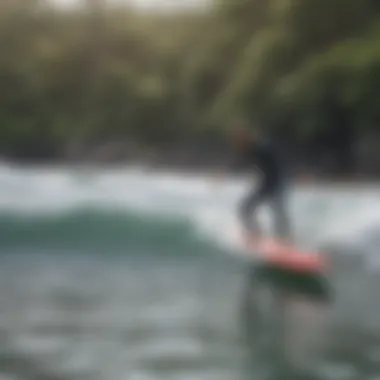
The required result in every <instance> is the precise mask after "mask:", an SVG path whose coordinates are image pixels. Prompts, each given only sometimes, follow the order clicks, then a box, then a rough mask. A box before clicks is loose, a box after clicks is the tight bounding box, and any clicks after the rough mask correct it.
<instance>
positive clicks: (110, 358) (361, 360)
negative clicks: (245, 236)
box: [0, 257, 380, 380]
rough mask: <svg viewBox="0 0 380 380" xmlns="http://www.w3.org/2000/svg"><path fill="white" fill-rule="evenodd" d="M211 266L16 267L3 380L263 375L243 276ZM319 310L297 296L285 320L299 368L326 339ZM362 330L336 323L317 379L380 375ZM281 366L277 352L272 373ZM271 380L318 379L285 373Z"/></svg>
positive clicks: (4, 308) (3, 320)
mask: <svg viewBox="0 0 380 380" xmlns="http://www.w3.org/2000/svg"><path fill="white" fill-rule="evenodd" d="M208 264H210V263H208ZM208 264H207V263H206V264H205V263H204V262H200V261H199V262H196V261H194V262H193V263H190V262H186V263H185V262H183V263H181V262H179V261H176V262H172V261H171V262H170V261H167V262H161V264H157V263H154V264H153V263H150V262H147V261H146V262H145V263H140V264H137V263H136V262H132V261H131V260H117V261H115V260H114V261H112V262H110V261H108V262H107V263H106V262H105V261H99V260H95V259H90V258H87V259H82V260H79V259H77V260H75V259H62V258H60V259H50V260H47V259H44V260H37V259H35V260H32V258H31V257H29V260H27V259H26V258H25V261H23V260H22V261H20V257H19V258H18V259H17V262H16V261H13V262H8V264H7V265H3V267H2V269H1V278H0V286H1V287H0V289H1V293H0V337H1V342H2V344H1V347H0V378H1V379H3V378H4V379H14V378H17V379H39V380H45V379H52V380H53V379H92V380H96V379H115V380H118V379H215V380H217V379H218V380H220V379H222V380H223V379H226V380H227V379H229V380H230V379H248V378H249V379H264V377H262V376H264V375H263V374H264V372H260V366H259V365H258V364H257V363H256V364H254V363H255V362H254V359H253V358H252V356H250V354H251V352H250V350H248V349H247V341H246V339H245V338H246V337H245V335H244V333H245V332H244V331H243V329H242V324H241V318H240V317H241V314H240V312H239V311H240V310H241V308H240V306H241V304H240V301H241V295H242V284H243V276H244V271H241V270H239V267H238V266H236V267H234V266H233V265H226V266H223V265H216V266H213V267H212V266H210V265H208ZM314 306H315V305H314ZM312 308H313V305H311V304H308V303H305V302H304V300H298V301H297V300H295V303H294V305H293V306H292V307H291V308H290V309H289V312H290V313H293V314H292V315H291V316H290V315H288V320H287V322H286V326H287V328H288V329H289V330H288V331H287V333H288V334H290V335H291V336H292V337H293V338H294V339H295V340H294V341H292V339H293V338H292V339H290V340H289V342H291V343H292V342H293V343H296V345H295V346H292V345H290V346H289V347H287V349H289V350H294V352H293V355H294V357H295V358H296V359H297V358H298V360H299V362H298V364H297V365H299V367H300V368H302V367H305V366H306V367H307V365H309V364H310V363H308V362H307V360H309V359H310V358H311V359H312V361H311V364H313V365H315V364H316V363H317V362H316V360H315V359H316V358H315V357H313V356H312V355H311V356H310V353H308V352H307V349H308V347H309V346H310V344H309V342H311V340H312V339H315V338H316V337H317V338H318V337H319V333H318V332H317V333H316V332H315V331H312V330H311V329H310V327H311V326H316V325H315V324H314V322H315V321H316V320H315V317H318V314H317V313H316V310H318V309H315V308H314V309H312ZM330 313H331V314H332V316H331V318H332V319H331V320H333V314H334V313H333V312H332V311H331V310H330ZM342 320H348V319H346V318H343V317H342V316H341V317H340V321H342ZM336 321H339V318H338V319H336ZM330 322H331V321H330ZM359 327H360V326H359V325H356V326H355V325H354V324H352V325H350V326H348V325H347V326H345V325H344V324H342V323H340V324H339V323H337V322H335V324H334V323H332V324H330V330H329V331H328V333H329V335H328V336H329V339H328V344H329V347H328V350H327V351H325V354H326V353H327V356H326V357H325V358H324V360H325V361H323V362H318V365H317V368H314V370H313V376H316V375H317V373H319V376H323V377H317V378H323V379H329V378H331V379H342V380H343V379H350V378H355V376H356V378H360V379H364V378H368V379H369V378H371V377H370V376H374V375H379V374H380V365H379V359H380V356H379V355H380V341H377V339H376V336H375V335H373V334H372V335H371V334H370V333H369V332H368V334H367V335H366V334H365V332H363V328H359ZM319 328H320V327H319ZM319 331H322V330H319ZM300 344H301V345H300ZM318 360H319V359H318ZM261 364H262V363H261ZM277 364H279V363H276V359H275V357H274V356H272V357H270V358H269V362H268V366H267V368H266V369H267V370H268V368H269V369H276V365H277ZM279 368H280V367H279ZM1 376H2V377H1ZM289 376H290V377H289ZM357 376H359V377H357ZM272 378H276V379H287V378H289V379H290V378H292V379H297V378H299V379H304V378H305V379H306V378H310V377H305V376H301V375H300V374H298V375H296V374H294V373H291V374H290V373H285V372H284V371H282V372H281V374H280V375H279V374H277V375H275V374H273V373H272V375H271V379H272ZM313 378H314V377H313Z"/></svg>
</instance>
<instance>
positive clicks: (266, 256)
mask: <svg viewBox="0 0 380 380" xmlns="http://www.w3.org/2000/svg"><path fill="white" fill-rule="evenodd" d="M245 246H246V248H247V249H248V250H249V251H253V252H255V253H256V254H257V255H258V259H259V260H260V261H262V262H265V263H268V264H271V265H273V266H276V267H278V268H282V269H286V270H289V271H292V272H301V273H305V274H306V273H324V272H325V271H326V269H327V263H326V261H325V259H324V258H323V256H322V255H321V254H320V253H319V252H310V251H306V250H302V249H299V248H297V247H296V246H294V245H291V244H289V243H284V242H281V241H277V240H275V239H269V238H264V237H261V238H248V239H247V238H246V239H245Z"/></svg>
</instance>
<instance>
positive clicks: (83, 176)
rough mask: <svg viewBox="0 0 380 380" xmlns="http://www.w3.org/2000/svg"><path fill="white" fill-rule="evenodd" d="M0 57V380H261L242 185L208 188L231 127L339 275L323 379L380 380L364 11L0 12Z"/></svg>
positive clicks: (59, 2) (89, 8) (24, 0)
mask: <svg viewBox="0 0 380 380" xmlns="http://www.w3.org/2000/svg"><path fill="white" fill-rule="evenodd" d="M0 46H1V53H2V54H1V56H0V156H1V160H0V161H1V164H0V254H1V265H0V272H1V274H0V284H1V285H0V342H1V344H0V378H1V380H3V379H4V380H14V379H18V380H46V379H49V380H58V379H59V380H61V379H65V380H66V379H67V380H74V379H91V380H97V379H99V380H103V379H104V380H140V379H144V380H158V379H165V380H171V379H173V380H174V379H175V380H177V379H178V380H190V379H191V380H192V379H194V380H211V379H217V380H224V379H226V380H237V379H259V380H261V379H264V378H263V377H261V375H260V374H259V372H258V370H257V368H256V367H255V366H252V365H251V364H252V363H250V360H249V358H248V357H249V355H247V347H246V344H245V342H244V331H242V328H241V321H240V316H239V310H240V300H241V291H242V287H243V282H244V278H245V273H246V267H247V265H246V264H247V263H246V261H245V259H244V258H242V256H241V255H239V250H238V249H237V247H238V240H237V235H236V232H237V231H236V229H237V222H236V220H235V219H236V217H235V208H236V202H237V201H238V200H239V198H240V196H241V194H242V193H243V191H244V190H245V188H246V185H247V182H246V180H245V179H244V178H236V177H233V176H232V175H231V176H229V177H228V178H226V180H225V181H224V184H223V185H221V184H220V183H215V181H213V180H212V176H210V173H212V172H213V171H214V169H216V168H219V167H220V166H221V165H223V164H224V163H225V162H226V159H227V157H228V146H227V144H226V141H225V137H224V133H223V131H224V128H225V126H226V125H228V124H229V123H230V122H231V121H233V120H235V119H236V118H239V117H242V116H244V117H245V118H247V119H248V120H250V121H251V122H252V123H253V124H255V125H259V126H260V127H262V128H263V129H264V130H265V131H266V132H268V133H270V134H271V135H272V136H274V137H275V138H277V139H278V140H279V141H281V143H282V145H283V146H284V147H285V148H286V150H287V152H288V154H289V156H290V157H291V158H292V162H293V164H294V166H295V167H296V169H299V170H300V171H304V172H307V173H311V174H312V175H313V177H314V178H316V180H315V181H314V182H311V183H308V184H307V185H305V184H299V185H298V186H296V188H295V189H294V192H293V193H292V195H291V199H290V209H291V215H292V222H293V224H294V227H295V231H296V235H297V239H298V242H299V244H300V246H303V247H307V248H316V247H317V248H320V249H324V250H325V251H326V252H328V253H329V254H330V256H331V259H332V260H331V262H332V263H333V270H332V272H331V273H330V276H331V278H330V280H331V283H332V286H333V289H334V293H335V295H336V299H335V302H334V305H333V306H331V308H330V310H329V313H330V314H329V315H330V318H329V323H330V326H332V329H331V331H332V332H331V333H330V334H329V340H328V344H327V347H328V351H326V360H325V362H324V363H323V364H320V365H318V371H319V372H320V371H322V372H323V375H320V374H319V375H318V376H320V377H319V378H321V379H342V380H347V379H351V378H352V379H354V378H356V379H357V378H359V379H367V378H368V379H375V378H376V376H380V339H379V338H380V307H379V305H380V303H379V301H380V299H379V294H378V291H377V289H378V288H379V286H380V276H379V272H378V268H379V266H378V264H379V259H378V250H379V248H380V197H379V194H380V193H379V187H378V186H377V182H376V181H377V178H378V177H377V176H378V175H379V174H380V153H379V152H380V141H379V139H378V131H379V128H378V123H379V121H380V107H379V101H380V97H379V94H378V88H379V87H380V7H379V3H378V2H377V1H376V0H328V1H327V0H266V1H263V0H213V1H212V0H204V1H202V0H171V1H169V0H166V1H165V0H134V1H128V0H114V1H111V0H109V1H106V0H87V1H80V0H49V1H48V0H45V1H43V0H1V1H0ZM260 217H261V218H262V221H263V223H268V215H267V212H266V210H265V209H264V210H263V211H262V213H261V214H260ZM299 317H300V318H301V320H303V323H304V324H305V325H306V330H308V328H307V325H308V323H309V317H308V316H307V315H302V313H301V315H299ZM297 323H298V322H297ZM301 361H302V360H301ZM275 365H276V363H275V359H273V362H272V363H271V364H270V366H275ZM319 372H318V373H319ZM295 378H296V377H294V376H293V377H292V379H295Z"/></svg>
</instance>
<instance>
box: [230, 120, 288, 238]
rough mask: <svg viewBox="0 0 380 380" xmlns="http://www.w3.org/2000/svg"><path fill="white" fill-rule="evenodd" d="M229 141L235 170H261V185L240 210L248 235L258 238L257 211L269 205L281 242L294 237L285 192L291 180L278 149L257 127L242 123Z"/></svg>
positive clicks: (254, 189)
mask: <svg viewBox="0 0 380 380" xmlns="http://www.w3.org/2000/svg"><path fill="white" fill-rule="evenodd" d="M229 138H230V141H231V142H232V145H233V147H234V148H235V149H236V151H237V153H238V154H237V159H236V160H234V162H233V169H235V170H240V169H253V168H256V169H258V171H259V174H260V176H259V177H260V178H259V184H258V186H252V187H251V188H250V189H249V191H248V193H247V195H246V196H245V197H244V198H243V200H242V202H241V205H240V207H239V217H240V220H241V222H242V224H243V227H244V229H245V231H246V232H247V233H248V235H252V234H253V235H254V236H257V235H259V234H260V228H259V226H258V223H257V217H256V214H257V209H258V207H259V206H260V205H262V204H265V203H266V204H268V205H270V207H271V210H272V212H273V218H274V219H273V220H274V230H275V231H274V233H275V235H276V236H277V237H278V238H280V239H282V240H289V239H290V238H291V231H290V223H289V219H288V215H287V212H286V190H287V182H288V178H287V176H286V170H285V164H284V160H283V157H282V156H281V154H280V152H279V149H278V147H276V145H275V144H274V142H273V141H270V140H269V139H267V138H266V137H264V135H263V134H262V133H260V131H259V129H257V128H250V127H249V126H248V125H247V124H246V123H244V122H240V123H239V124H236V125H234V126H233V127H232V128H230V129H229Z"/></svg>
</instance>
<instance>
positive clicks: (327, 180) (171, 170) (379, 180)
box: [0, 157, 380, 187]
mask: <svg viewBox="0 0 380 380" xmlns="http://www.w3.org/2000/svg"><path fill="white" fill-rule="evenodd" d="M2 167H6V168H8V169H11V170H12V169H16V168H19V169H35V170H38V169H54V168H61V169H78V170H81V169H83V170H86V169H89V170H93V169H95V170H96V169H98V170H115V169H120V170H122V169H132V170H137V171H140V172H143V173H146V174H149V173H152V174H153V173H156V174H157V173H162V174H174V175H191V176H202V177H203V176H206V177H207V176H210V179H211V178H212V177H214V176H215V177H218V176H219V175H222V176H223V177H225V176H226V177H229V178H233V177H235V176H234V173H233V172H232V171H231V170H224V168H223V165H216V164H210V163H204V164H196V165H189V164H187V165H183V164H179V163H173V162H172V163H158V164H157V163H156V164H152V163H151V162H147V161H146V160H141V159H140V160H139V159H134V160H131V159H130V160H117V161H110V162H108V161H102V160H89V159H80V160H67V159H55V160H22V159H21V160H20V159H18V160H11V159H6V158H5V159H4V157H3V158H2V159H0V169H1V168H2ZM301 173H308V174H309V175H307V177H306V178H303V176H302V174H300V176H299V177H296V179H295V180H294V182H293V183H295V184H297V186H302V187H309V186H314V187H315V186H316V185H317V186H319V185H323V186H326V185H334V186H335V185H338V186H339V185H363V186H371V185H380V175H365V174H351V175H346V176H339V175H331V174H329V173H326V172H323V171H319V172H316V171H314V170H313V169H310V170H309V171H308V169H307V168H305V170H301ZM237 177H238V178H244V177H245V175H244V174H241V175H237ZM297 178H298V179H297ZM211 180H212V179H211Z"/></svg>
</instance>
